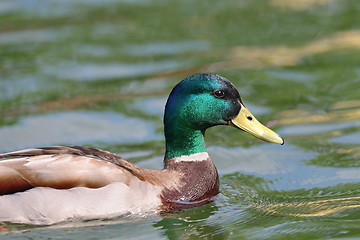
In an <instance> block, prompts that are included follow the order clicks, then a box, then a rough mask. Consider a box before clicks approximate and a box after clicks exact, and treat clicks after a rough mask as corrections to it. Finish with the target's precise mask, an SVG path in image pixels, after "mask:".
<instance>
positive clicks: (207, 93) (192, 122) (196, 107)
mask: <svg viewBox="0 0 360 240" xmlns="http://www.w3.org/2000/svg"><path fill="white" fill-rule="evenodd" d="M217 125H230V126H233V127H235V128H238V129H241V130H243V131H246V132H248V133H250V134H252V135H254V136H255V137H257V138H260V139H262V140H264V141H268V142H272V143H277V144H283V143H284V140H283V139H282V138H281V137H280V136H279V135H278V134H276V133H275V132H274V131H272V130H271V129H269V128H267V127H265V126H264V125H262V124H261V123H260V122H259V121H258V120H257V119H256V118H255V117H254V116H253V115H252V114H251V112H250V111H249V110H248V109H247V108H246V107H245V105H244V104H243V102H242V100H241V98H240V95H239V92H238V91H237V89H236V88H235V87H234V85H233V84H232V83H231V82H230V81H229V80H227V79H226V78H224V77H221V76H219V75H216V74H211V73H204V74H195V75H191V76H189V77H187V78H185V79H184V80H182V81H181V82H179V83H178V84H177V85H176V86H175V87H174V89H173V90H172V92H171V94H170V96H169V98H168V100H167V103H166V106H165V115H164V126H165V138H166V156H165V157H178V156H181V155H189V154H193V153H198V152H204V151H205V144H204V139H203V137H204V133H205V130H206V129H207V128H209V127H213V126H217Z"/></svg>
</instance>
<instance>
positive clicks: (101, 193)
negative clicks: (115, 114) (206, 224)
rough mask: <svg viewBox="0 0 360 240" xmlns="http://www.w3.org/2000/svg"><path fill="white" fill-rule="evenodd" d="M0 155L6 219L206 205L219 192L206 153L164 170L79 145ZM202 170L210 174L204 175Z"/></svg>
mask: <svg viewBox="0 0 360 240" xmlns="http://www.w3.org/2000/svg"><path fill="white" fill-rule="evenodd" d="M1 158H3V159H4V160H2V161H0V173H1V178H0V182H1V183H2V185H0V189H1V190H2V192H1V193H0V194H1V195H2V196H0V220H1V221H3V222H15V223H24V224H36V225H49V224H54V223H58V222H64V221H69V220H74V219H81V220H89V219H99V218H100V219H101V218H112V217H116V216H121V215H127V214H144V213H149V212H153V213H159V212H169V211H177V210H180V209H183V208H188V207H190V206H196V205H202V204H205V203H208V202H210V201H212V197H213V196H215V195H216V194H217V193H218V186H219V184H218V175H217V171H216V168H215V166H214V164H213V162H212V161H211V159H210V158H209V156H208V154H207V153H198V154H193V156H187V157H186V158H184V159H185V161H182V160H181V158H173V159H166V160H165V162H166V167H165V168H164V169H162V170H150V169H142V168H139V167H137V166H135V165H133V164H131V163H130V162H127V161H126V160H124V159H123V158H122V157H120V156H118V155H116V154H113V153H110V152H106V151H102V150H99V149H94V148H89V147H78V146H55V147H45V148H38V149H29V150H23V151H19V152H14V153H9V154H3V155H1ZM189 159H190V160H189ZM204 171H206V173H210V174H206V176H205V177H204V176H202V174H201V173H202V172H204ZM10 178H11V181H10Z"/></svg>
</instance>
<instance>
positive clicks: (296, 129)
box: [277, 121, 360, 136]
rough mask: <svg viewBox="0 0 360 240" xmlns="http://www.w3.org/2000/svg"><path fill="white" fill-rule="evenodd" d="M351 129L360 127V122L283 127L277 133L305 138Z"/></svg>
mask: <svg viewBox="0 0 360 240" xmlns="http://www.w3.org/2000/svg"><path fill="white" fill-rule="evenodd" d="M351 127H360V121H352V122H339V123H319V124H299V125H293V126H286V127H283V128H281V129H279V130H278V131H277V132H278V133H279V134H280V135H287V136H303V135H314V134H319V133H326V132H330V131H335V130H341V129H346V128H351Z"/></svg>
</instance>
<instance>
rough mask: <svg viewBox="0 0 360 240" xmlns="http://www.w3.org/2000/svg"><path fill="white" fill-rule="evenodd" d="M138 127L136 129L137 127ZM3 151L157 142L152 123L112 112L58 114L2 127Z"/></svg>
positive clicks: (36, 117) (33, 117) (25, 119)
mask: <svg viewBox="0 0 360 240" xmlns="http://www.w3.org/2000/svg"><path fill="white" fill-rule="evenodd" d="M134 126H136V127H134ZM0 136H2V137H1V138H2V139H6V141H1V142H0V150H1V151H12V150H16V149H21V148H29V147H38V146H44V145H45V146H46V145H56V144H67V145H74V144H75V145H76V144H89V143H93V142H95V141H102V142H106V143H113V142H116V143H137V142H143V141H150V140H158V139H161V137H160V136H159V135H158V134H156V133H155V130H154V126H153V124H151V123H149V122H147V121H144V120H141V119H137V118H130V117H126V116H124V115H122V114H118V113H112V112H91V111H78V112H56V113H50V114H44V115H36V116H28V117H24V118H21V119H20V121H19V122H18V123H17V124H15V125H11V126H3V127H1V128H0Z"/></svg>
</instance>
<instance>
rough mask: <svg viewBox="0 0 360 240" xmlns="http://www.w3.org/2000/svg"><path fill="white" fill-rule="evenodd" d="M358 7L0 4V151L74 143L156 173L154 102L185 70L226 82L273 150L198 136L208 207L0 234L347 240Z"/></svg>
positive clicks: (355, 129)
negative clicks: (272, 133)
mask: <svg viewBox="0 0 360 240" xmlns="http://www.w3.org/2000/svg"><path fill="white" fill-rule="evenodd" d="M359 10H360V2H359V1H356V0H342V1H340V0H327V1H323V0H311V1H309V0H298V1H284V0H266V1H260V0H255V1H254V0H243V1H235V0H229V1H213V0H211V1H206V2H198V3H196V4H194V2H193V1H188V0H184V1H161V0H160V1H153V0H137V1H127V0H119V1H117V0H107V1H98V0H91V1H84V0H71V1H70V0H64V1H55V0H50V1H43V0H16V1H14V0H4V1H1V2H0V19H1V23H0V76H1V77H0V152H7V151H13V150H18V149H22V148H29V147H36V146H49V145H58V144H64V145H88V146H93V147H98V148H102V149H105V150H109V151H112V152H115V153H119V154H121V155H122V156H124V157H126V158H127V159H128V160H129V161H131V162H133V163H136V164H138V165H139V166H142V167H146V168H152V169H159V168H161V167H162V158H163V157H162V156H163V153H164V146H163V145H164V139H163V127H162V114H163V109H164V105H165V101H166V98H167V95H168V94H169V92H170V91H171V89H172V87H173V86H174V85H175V84H176V83H177V82H178V81H179V80H180V79H182V78H184V77H185V76H187V75H190V74H193V73H197V72H214V73H218V74H220V75H223V76H225V77H227V78H228V79H230V80H231V81H232V82H233V83H234V84H235V85H236V87H237V88H238V89H239V91H240V94H241V96H242V99H243V101H244V102H245V104H246V105H247V107H248V108H249V109H250V110H251V111H252V112H253V113H254V114H255V115H256V116H257V118H258V119H259V120H261V121H263V122H266V123H267V124H268V125H269V126H271V127H272V128H274V129H275V130H276V131H278V132H279V133H280V134H281V135H282V136H283V137H284V138H285V142H286V144H285V145H284V146H278V145H275V144H268V143H264V142H261V141H260V140H257V139H255V138H254V137H252V136H250V135H247V134H245V133H243V132H240V131H237V130H236V129H234V128H230V127H226V126H221V127H217V128H213V129H210V130H209V131H207V134H206V143H207V146H208V152H209V154H210V155H211V157H212V159H213V160H214V162H215V164H216V166H217V167H218V170H219V173H220V181H221V194H220V195H219V196H218V198H217V200H216V201H215V202H213V203H211V204H207V205H204V206H201V207H196V208H192V209H188V210H185V211H182V212H179V213H173V214H165V215H161V216H141V217H139V216H137V217H132V216H126V217H122V218H119V219H112V220H106V221H103V220H98V221H90V222H85V223H84V222H72V223H66V224H61V225H56V226H51V227H32V226H23V225H21V226H19V225H13V224H6V225H5V226H6V227H7V228H9V230H10V231H9V232H8V233H4V234H2V235H1V238H2V239H289V238H290V239H358V238H360V231H359V224H360V222H359V217H360V190H359V189H360V169H359V167H360V140H359V139H360V93H359V89H360V70H359V69H360V67H359V62H360V14H358V12H359ZM0 214H1V213H0Z"/></svg>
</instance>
